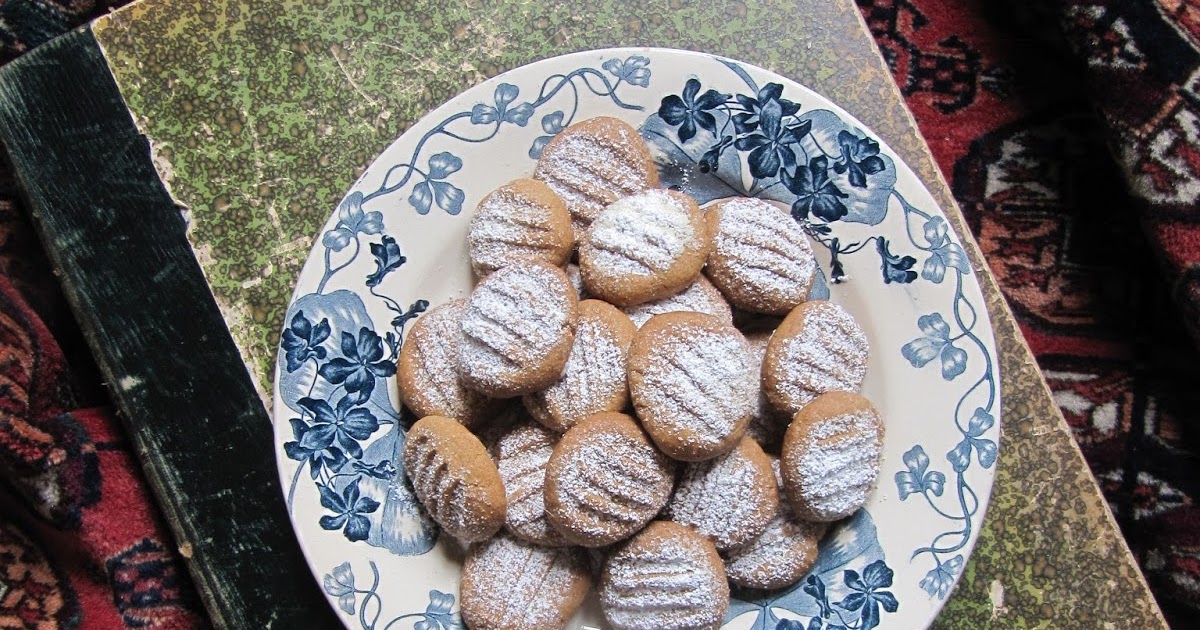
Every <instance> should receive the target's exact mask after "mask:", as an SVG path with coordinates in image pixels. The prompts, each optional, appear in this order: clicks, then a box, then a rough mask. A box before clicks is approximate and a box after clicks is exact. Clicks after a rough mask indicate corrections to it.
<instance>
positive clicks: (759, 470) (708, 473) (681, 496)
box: [666, 437, 779, 551]
mask: <svg viewBox="0 0 1200 630" xmlns="http://www.w3.org/2000/svg"><path fill="white" fill-rule="evenodd" d="M778 508H779V491H778V489H777V488H776V484H775V473H774V472H772V470H771V460H770V458H768V457H767V454H766V453H764V452H763V450H762V447H760V446H759V445H758V443H757V442H755V441H754V440H752V439H750V438H749V437H743V438H742V440H741V442H739V443H738V445H737V448H735V449H733V450H732V451H730V452H728V453H726V454H724V455H720V456H718V457H714V458H713V459H710V460H708V461H703V462H694V463H691V464H688V465H687V466H685V467H684V469H683V477H682V478H681V479H680V480H679V483H678V484H677V485H676V487H675V495H674V496H672V497H671V502H670V503H668V504H667V511H666V514H667V518H669V519H671V520H672V521H674V522H676V523H679V524H681V525H687V526H689V527H691V528H692V529H695V530H696V531H697V532H698V533H699V534H700V535H701V536H704V537H706V538H708V539H709V540H711V541H713V544H714V545H716V547H717V550H718V551H730V550H733V549H737V548H738V547H741V546H742V545H745V544H746V543H748V542H750V541H751V540H753V539H755V538H757V537H758V535H759V534H761V533H763V531H764V530H765V529H766V528H767V523H769V522H771V518H772V517H774V516H775V513H776V511H777V510H778Z"/></svg>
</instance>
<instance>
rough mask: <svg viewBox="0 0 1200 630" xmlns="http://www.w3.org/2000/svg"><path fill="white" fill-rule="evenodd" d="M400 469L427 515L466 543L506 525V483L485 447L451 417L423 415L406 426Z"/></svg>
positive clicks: (478, 539) (486, 536)
mask: <svg viewBox="0 0 1200 630" xmlns="http://www.w3.org/2000/svg"><path fill="white" fill-rule="evenodd" d="M402 460H403V462H404V471H405V472H406V473H407V474H408V478H409V479H410V480H411V481H412V485H413V490H414V491H415V492H416V495H417V498H418V499H420V500H421V505H424V506H425V509H426V510H428V511H429V516H430V517H431V518H433V520H434V521H435V522H436V523H437V524H438V525H441V526H442V529H443V530H445V531H446V533H448V534H450V535H451V536H454V537H455V538H457V539H459V540H460V541H463V542H465V543H471V542H478V541H480V540H486V539H487V538H490V537H491V536H492V535H493V534H495V533H496V532H497V531H499V530H500V527H502V526H503V525H504V513H505V508H506V505H507V502H506V500H505V498H504V482H503V481H502V480H501V479H500V472H499V471H498V470H497V469H496V464H495V462H493V461H492V458H491V457H489V456H488V452H487V449H486V448H484V446H483V443H481V442H480V441H479V439H478V438H476V437H475V436H474V435H473V434H472V433H471V432H470V431H469V430H467V428H466V427H464V426H463V425H461V424H459V423H458V421H456V420H454V419H452V418H444V417H442V416H427V417H425V418H421V419H420V420H418V421H417V422H416V424H414V425H413V426H412V428H411V429H409V430H408V433H407V434H406V435H405V438H404V450H403V453H402Z"/></svg>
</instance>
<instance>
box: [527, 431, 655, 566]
mask: <svg viewBox="0 0 1200 630" xmlns="http://www.w3.org/2000/svg"><path fill="white" fill-rule="evenodd" d="M674 481H675V467H674V464H673V462H671V460H670V459H668V458H667V457H666V456H665V455H663V454H662V453H660V452H658V450H657V449H655V448H654V445H653V444H651V443H650V439H649V438H648V437H646V434H645V433H643V432H642V429H641V427H639V426H638V424H637V422H636V421H634V419H633V418H630V417H629V416H627V415H625V414H620V413H600V414H596V415H594V416H590V417H588V418H586V419H585V420H584V421H583V422H580V423H579V424H577V425H575V427H574V428H572V429H571V430H570V431H567V433H566V434H565V435H563V437H562V439H561V440H559V442H558V445H557V446H555V447H554V453H553V454H552V455H551V456H550V462H549V463H548V464H547V465H546V496H545V501H546V516H547V517H548V518H549V519H550V523H551V524H552V525H553V526H554V527H555V528H556V529H557V530H558V531H559V532H561V533H562V535H563V536H564V537H566V538H567V540H570V541H571V542H573V543H575V544H577V545H583V546H585V547H601V546H604V545H608V544H611V543H614V542H617V541H618V540H622V539H624V538H626V537H628V536H629V535H630V534H632V533H634V532H636V531H637V530H639V529H641V528H642V526H643V525H645V524H646V523H648V522H650V520H651V519H653V518H654V516H655V515H656V514H658V512H659V510H661V509H662V508H663V506H664V505H666V503H667V499H669V498H670V496H671V486H672V484H673V483H674Z"/></svg>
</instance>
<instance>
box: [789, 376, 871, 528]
mask: <svg viewBox="0 0 1200 630" xmlns="http://www.w3.org/2000/svg"><path fill="white" fill-rule="evenodd" d="M882 457H883V421H882V420H881V419H880V418H879V412H878V411H876V410H875V407H874V406H872V405H871V402H870V401H868V400H867V399H866V398H863V397H862V396H860V395H858V394H851V393H849V392H837V391H835V392H829V393H827V394H821V395H820V396H818V397H816V398H815V399H814V400H813V401H812V402H810V403H808V404H807V405H805V406H804V408H803V409H801V410H800V411H799V412H797V413H796V417H795V418H794V419H793V420H792V424H791V426H789V427H788V430H787V435H785V436H784V438H783V456H782V457H780V459H779V470H780V474H781V476H782V477H783V487H784V490H785V491H786V494H787V498H788V499H789V500H790V501H791V505H792V509H793V510H795V512H796V516H797V517H798V518H800V519H803V520H809V521H824V522H829V521H836V520H838V519H842V518H845V517H847V516H850V515H851V514H853V513H854V512H855V511H856V510H858V508H859V507H861V506H862V505H863V503H865V502H866V500H867V495H869V494H870V493H871V489H872V488H874V487H875V479H876V478H877V477H878V476H879V466H880V460H881V459H882Z"/></svg>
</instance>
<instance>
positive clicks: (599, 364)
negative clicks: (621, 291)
mask: <svg viewBox="0 0 1200 630" xmlns="http://www.w3.org/2000/svg"><path fill="white" fill-rule="evenodd" d="M636 332H637V329H636V328H634V327H633V322H631V321H629V318H628V317H626V316H625V314H624V313H622V312H621V311H618V310H617V309H616V308H615V307H613V306H612V305H611V304H608V303H606V302H601V301H600V300H584V301H582V302H580V303H579V323H578V324H576V326H575V344H574V345H573V346H571V356H570V358H568V359H567V366H566V368H565V369H563V374H562V378H560V379H559V380H558V381H557V382H556V383H554V384H553V385H550V386H549V387H547V388H546V389H544V390H542V391H540V392H534V393H532V394H526V395H525V396H524V398H522V402H524V403H525V408H526V409H527V410H529V414H530V415H532V416H533V418H534V419H535V420H537V421H538V422H541V423H542V424H544V425H546V426H547V427H549V428H550V429H553V430H555V431H558V432H559V433H562V432H564V431H566V430H567V429H570V428H571V427H573V426H575V424H577V423H578V422H579V421H580V420H583V419H584V418H586V417H588V416H590V415H592V414H595V413H600V412H602V411H621V410H622V409H624V408H625V406H626V405H628V404H629V387H628V386H627V385H626V383H625V362H626V358H627V357H628V355H629V344H630V343H632V342H633V335H634V333H636Z"/></svg>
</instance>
